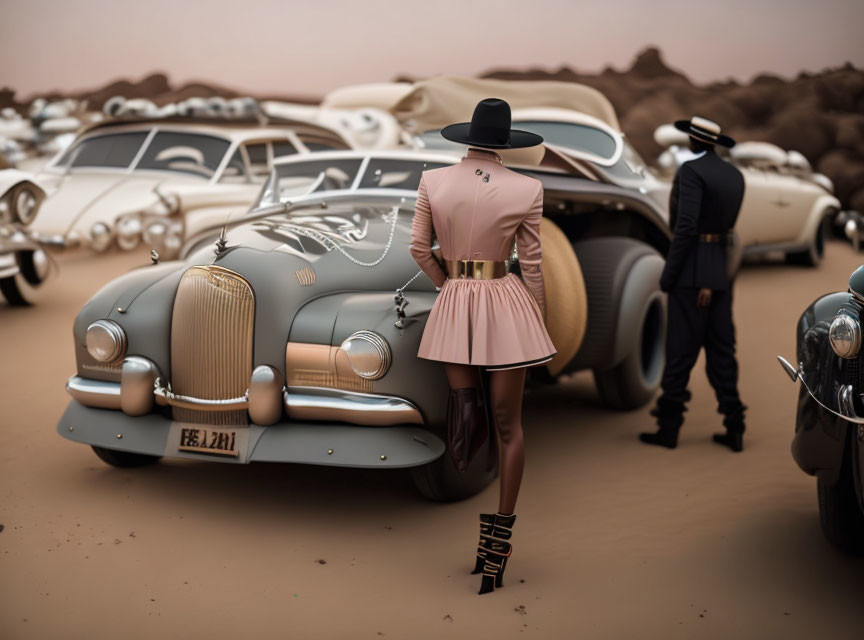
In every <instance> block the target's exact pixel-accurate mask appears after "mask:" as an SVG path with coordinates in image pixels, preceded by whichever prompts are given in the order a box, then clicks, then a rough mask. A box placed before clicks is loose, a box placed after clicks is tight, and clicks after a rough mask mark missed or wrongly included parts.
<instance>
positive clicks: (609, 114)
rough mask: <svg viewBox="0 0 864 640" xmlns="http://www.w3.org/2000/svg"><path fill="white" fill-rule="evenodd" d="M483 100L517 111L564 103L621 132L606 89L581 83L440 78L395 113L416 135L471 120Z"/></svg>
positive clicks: (419, 88) (420, 86) (421, 86)
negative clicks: (496, 101)
mask: <svg viewBox="0 0 864 640" xmlns="http://www.w3.org/2000/svg"><path fill="white" fill-rule="evenodd" d="M483 98H502V99H504V100H506V101H507V102H509V103H510V107H511V108H512V109H522V108H529V107H558V108H561V109H573V110H575V111H581V112H582V113H586V114H588V115H589V116H594V117H595V118H599V119H600V120H602V121H603V122H605V123H606V124H608V125H609V126H610V127H612V128H613V129H615V130H616V131H620V130H621V127H620V125H619V124H618V116H616V115H615V109H614V108H613V107H612V103H611V102H609V100H608V99H607V98H606V96H604V95H603V94H602V93H600V92H599V91H597V90H596V89H592V88H591V87H589V86H586V85H584V84H578V83H576V82H556V81H553V80H492V79H486V78H465V77H461V76H439V77H437V78H432V79H430V80H423V81H421V82H417V83H415V84H414V88H413V89H412V90H411V91H409V92H408V93H407V94H405V95H404V96H402V98H401V99H400V100H399V101H398V102H396V104H394V105H393V106H392V107H391V109H390V111H391V112H392V113H393V115H394V116H396V118H398V119H399V120H400V121H401V122H402V124H403V126H405V127H406V128H407V129H409V130H410V131H412V132H415V133H422V132H423V131H428V130H430V129H441V128H443V127H445V126H447V125H448V124H453V123H454V122H467V121H469V120H471V115H472V114H473V113H474V107H475V106H476V105H477V103H478V102H479V101H480V100H482V99H483Z"/></svg>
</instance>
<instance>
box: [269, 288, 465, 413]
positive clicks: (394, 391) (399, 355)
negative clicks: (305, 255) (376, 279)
mask: <svg viewBox="0 0 864 640" xmlns="http://www.w3.org/2000/svg"><path fill="white" fill-rule="evenodd" d="M404 296H405V300H407V301H408V304H407V305H406V306H405V314H406V317H405V318H404V320H403V322H402V325H403V326H402V327H397V326H396V320H397V314H396V311H395V308H394V307H395V304H394V300H393V298H394V294H393V293H392V292H387V291H381V292H379V291H368V292H348V293H335V294H331V295H325V296H321V297H318V298H315V299H313V300H311V301H309V302H307V303H306V304H304V305H303V306H302V307H301V308H300V310H299V311H298V312H297V314H296V315H295V316H294V321H293V323H292V325H291V331H290V333H289V338H288V341H289V345H288V348H287V351H288V353H289V355H288V356H287V358H288V359H290V350H291V345H330V346H332V347H338V346H339V345H341V344H342V342H343V341H344V340H345V339H346V338H348V337H349V336H350V335H351V334H353V333H355V332H357V331H362V330H366V331H373V332H375V333H377V334H378V335H379V336H381V337H383V338H384V340H386V341H387V344H388V345H389V346H390V350H391V354H392V360H391V365H390V368H389V370H388V371H387V373H386V374H385V375H384V376H383V377H382V378H380V379H378V380H375V381H374V382H373V386H372V389H371V392H373V393H376V394H384V395H388V396H395V397H399V398H404V399H406V400H410V401H411V402H412V403H414V404H415V405H416V406H417V407H418V408H419V409H420V412H421V414H422V415H423V418H424V422H425V423H426V424H427V426H428V425H441V424H443V422H444V415H445V410H446V405H447V391H448V388H449V387H448V385H447V379H446V377H445V375H444V369H443V367H442V366H441V364H440V363H438V362H435V361H432V360H425V359H423V358H418V357H417V350H418V348H419V346H420V339H421V337H422V335H423V329H424V327H425V326H426V320H427V318H428V316H429V311H430V310H431V309H432V306H433V304H434V303H435V299H436V297H437V294H436V293H434V292H430V291H411V290H410V289H409V290H407V291H405V293H404ZM287 368H290V363H286V369H287ZM286 373H287V375H288V377H289V378H290V375H291V374H290V372H287V371H286Z"/></svg>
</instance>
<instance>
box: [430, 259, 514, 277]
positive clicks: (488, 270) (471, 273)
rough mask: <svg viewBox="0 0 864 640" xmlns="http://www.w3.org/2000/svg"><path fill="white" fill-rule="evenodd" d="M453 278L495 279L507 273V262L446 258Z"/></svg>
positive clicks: (449, 273) (448, 271)
mask: <svg viewBox="0 0 864 640" xmlns="http://www.w3.org/2000/svg"><path fill="white" fill-rule="evenodd" d="M444 262H445V263H446V264H447V275H448V276H450V278H451V279H456V278H473V279H474V280H494V279H495V278H503V277H504V276H506V275H507V263H505V262H501V261H498V260H445V261H444Z"/></svg>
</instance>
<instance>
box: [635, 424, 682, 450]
mask: <svg viewBox="0 0 864 640" xmlns="http://www.w3.org/2000/svg"><path fill="white" fill-rule="evenodd" d="M639 439H640V440H641V441H642V442H644V443H645V444H656V445H658V446H660V447H666V448H667V449H674V448H675V447H676V446H678V431H669V430H663V429H660V430H659V431H658V432H657V433H640V434H639Z"/></svg>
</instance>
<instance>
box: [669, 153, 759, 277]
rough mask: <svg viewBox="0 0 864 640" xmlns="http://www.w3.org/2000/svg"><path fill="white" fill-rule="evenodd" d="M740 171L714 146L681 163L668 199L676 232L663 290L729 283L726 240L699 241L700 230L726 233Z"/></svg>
mask: <svg viewBox="0 0 864 640" xmlns="http://www.w3.org/2000/svg"><path fill="white" fill-rule="evenodd" d="M743 199H744V176H742V175H741V172H740V171H738V169H736V168H735V167H734V166H732V165H731V164H730V163H728V162H726V161H725V160H723V159H721V158H720V157H719V156H718V155H717V154H716V153H714V151H713V150H709V151H707V152H705V153H704V154H703V155H702V156H701V157H699V158H696V159H695V160H690V161H688V162H685V163H684V164H682V165H681V168H680V169H678V173H676V174H675V181H674V183H673V184H672V194H671V196H670V198H669V226H670V227H671V228H672V231H673V233H674V234H675V235H674V237H673V238H672V245H671V246H670V247H669V254H668V255H667V256H666V267H665V268H664V269H663V275H662V276H661V277H660V288H661V289H662V290H663V291H671V290H672V289H683V288H693V289H702V288H705V289H713V290H725V289H727V288H728V287H729V279H728V277H727V275H726V243H725V242H700V241H699V236H700V235H701V234H709V233H712V234H713V233H719V234H724V235H725V234H726V233H728V232H729V231H730V230H731V229H732V228H733V227H734V226H735V221H736V220H737V219H738V211H739V210H740V209H741V201H742V200H743Z"/></svg>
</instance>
